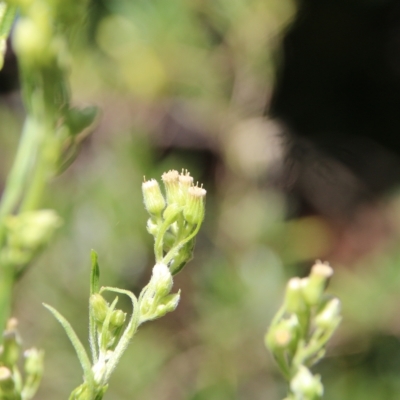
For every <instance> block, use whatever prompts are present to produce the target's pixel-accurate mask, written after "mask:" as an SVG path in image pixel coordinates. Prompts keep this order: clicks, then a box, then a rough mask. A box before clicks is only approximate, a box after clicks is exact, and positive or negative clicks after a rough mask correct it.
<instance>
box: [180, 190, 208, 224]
mask: <svg viewBox="0 0 400 400" xmlns="http://www.w3.org/2000/svg"><path fill="white" fill-rule="evenodd" d="M206 194H207V192H206V190H205V189H203V188H202V187H198V186H192V187H190V188H189V189H188V193H187V199H186V206H185V208H184V209H183V216H184V218H185V220H186V221H187V222H189V223H190V224H193V225H197V224H201V223H202V222H203V219H204V208H205V205H204V203H205V197H206Z"/></svg>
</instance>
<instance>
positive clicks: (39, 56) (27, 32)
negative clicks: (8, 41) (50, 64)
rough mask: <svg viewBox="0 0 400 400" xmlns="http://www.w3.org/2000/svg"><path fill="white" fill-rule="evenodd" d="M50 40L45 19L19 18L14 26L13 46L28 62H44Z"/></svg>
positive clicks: (46, 58) (46, 57)
mask: <svg viewBox="0 0 400 400" xmlns="http://www.w3.org/2000/svg"><path fill="white" fill-rule="evenodd" d="M50 40H51V33H50V29H49V27H48V26H47V23H46V21H36V20H34V19H31V18H27V17H24V18H21V19H20V20H19V22H18V24H17V25H16V27H15V33H14V35H13V47H14V49H15V51H16V52H17V54H18V55H19V56H20V57H22V58H23V59H24V60H25V61H27V62H29V63H39V64H43V63H46V62H47V60H48V56H49V44H50Z"/></svg>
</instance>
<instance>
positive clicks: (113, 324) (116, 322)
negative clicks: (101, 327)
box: [110, 310, 126, 328]
mask: <svg viewBox="0 0 400 400" xmlns="http://www.w3.org/2000/svg"><path fill="white" fill-rule="evenodd" d="M125 319H126V314H125V313H124V312H123V311H121V310H114V311H113V312H112V314H111V318H110V328H120V327H121V326H123V325H124V323H125Z"/></svg>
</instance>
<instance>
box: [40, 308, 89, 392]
mask: <svg viewBox="0 0 400 400" xmlns="http://www.w3.org/2000/svg"><path fill="white" fill-rule="evenodd" d="M43 306H44V307H46V308H47V309H48V310H49V311H50V312H51V313H52V314H53V315H54V317H55V318H56V320H57V321H58V322H59V323H60V324H61V326H62V327H63V328H64V330H65V333H66V334H67V336H68V338H69V340H70V341H71V343H72V346H73V347H74V349H75V352H76V355H77V356H78V359H79V362H80V364H81V366H82V370H83V376H84V379H85V382H86V383H87V385H88V390H89V399H91V398H92V397H93V394H94V392H95V382H94V376H93V371H92V364H91V363H90V360H89V357H88V355H87V353H86V350H85V348H84V347H83V344H82V343H81V341H80V340H79V338H78V336H77V334H76V333H75V331H74V329H73V328H72V326H71V324H70V323H69V322H68V321H67V320H66V319H65V318H64V317H63V316H62V315H61V314H60V313H59V312H58V311H57V310H56V309H55V308H53V307H51V306H49V305H48V304H45V303H43Z"/></svg>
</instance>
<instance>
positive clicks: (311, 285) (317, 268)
mask: <svg viewBox="0 0 400 400" xmlns="http://www.w3.org/2000/svg"><path fill="white" fill-rule="evenodd" d="M332 274H333V269H332V268H331V267H330V266H329V265H328V264H323V263H322V262H321V261H317V262H316V263H315V265H314V266H313V267H312V269H311V272H310V275H309V277H308V279H307V280H306V281H305V284H304V286H303V296H304V299H305V300H306V302H307V304H309V305H310V306H314V305H317V304H318V303H319V302H320V301H321V298H322V294H323V293H324V290H325V287H326V285H327V283H328V279H329V278H330V277H331V276H332Z"/></svg>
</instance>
